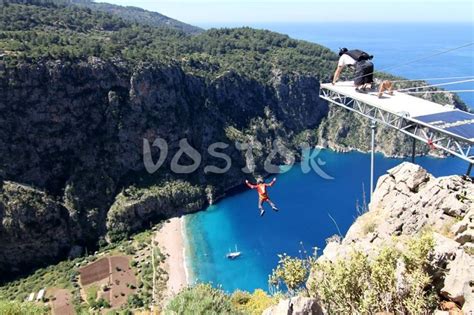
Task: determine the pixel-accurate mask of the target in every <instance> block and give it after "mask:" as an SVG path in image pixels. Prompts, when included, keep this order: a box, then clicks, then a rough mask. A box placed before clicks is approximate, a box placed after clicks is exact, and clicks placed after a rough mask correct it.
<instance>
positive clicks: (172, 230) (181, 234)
mask: <svg viewBox="0 0 474 315" xmlns="http://www.w3.org/2000/svg"><path fill="white" fill-rule="evenodd" d="M184 220H185V219H184V217H183V216H181V217H177V218H171V219H169V220H167V221H166V222H164V224H163V227H162V228H161V229H160V230H159V231H158V232H157V233H156V235H155V240H156V241H157V242H158V246H159V248H160V251H161V252H162V253H163V254H164V255H165V256H166V259H165V262H164V264H163V265H164V266H163V267H164V269H165V270H166V272H167V273H168V281H167V282H166V290H165V294H164V296H165V300H169V299H171V298H172V297H173V296H175V295H176V294H177V293H179V292H180V291H181V290H182V289H183V288H185V287H187V286H188V284H189V282H188V281H189V275H188V270H187V266H186V245H185V244H186V242H185V240H186V235H185V230H184V229H185V225H184V224H185V222H184Z"/></svg>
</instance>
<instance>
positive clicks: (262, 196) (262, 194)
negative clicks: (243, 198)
mask: <svg viewBox="0 0 474 315" xmlns="http://www.w3.org/2000/svg"><path fill="white" fill-rule="evenodd" d="M275 182H276V178H273V180H272V181H271V182H270V183H269V184H267V183H265V182H264V181H263V179H261V178H259V179H257V184H255V185H254V184H251V183H250V182H249V181H248V180H245V184H246V185H247V186H249V188H251V189H257V192H258V209H260V216H263V215H264V214H265V209H263V203H264V202H268V203H269V204H270V206H271V207H272V209H273V210H274V211H278V208H277V207H276V206H275V204H274V203H273V202H272V201H271V200H270V198H268V194H267V187H271V186H273V184H275Z"/></svg>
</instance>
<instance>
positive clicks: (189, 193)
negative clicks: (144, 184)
mask: <svg viewBox="0 0 474 315" xmlns="http://www.w3.org/2000/svg"><path fill="white" fill-rule="evenodd" d="M204 203H205V198H204V192H203V191H202V189H201V188H200V187H198V186H193V185H190V184H189V183H187V182H182V181H177V182H172V183H166V184H165V185H163V186H161V187H156V186H153V187H149V188H147V189H132V188H129V189H127V190H126V191H124V192H122V193H120V194H119V195H118V196H117V197H116V200H115V202H114V203H113V205H112V207H111V208H110V210H109V211H108V213H107V223H106V224H107V231H108V234H107V236H108V237H109V239H110V240H111V241H114V240H118V239H122V238H124V237H126V236H127V235H130V234H131V233H132V232H136V231H139V230H141V229H144V228H149V222H153V221H158V220H159V219H165V218H169V217H172V216H174V215H176V209H180V210H181V211H183V212H184V213H186V212H191V211H195V210H198V209H201V208H202V207H203V205H204ZM147 225H148V226H147Z"/></svg>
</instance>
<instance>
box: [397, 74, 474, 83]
mask: <svg viewBox="0 0 474 315" xmlns="http://www.w3.org/2000/svg"><path fill="white" fill-rule="evenodd" d="M470 78H474V76H472V75H470V76H462V77H446V78H424V79H405V80H395V81H393V80H390V82H392V83H398V82H415V81H439V80H453V79H470Z"/></svg>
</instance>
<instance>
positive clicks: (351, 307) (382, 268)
mask: <svg viewBox="0 0 474 315" xmlns="http://www.w3.org/2000/svg"><path fill="white" fill-rule="evenodd" d="M433 246H434V242H433V238H432V236H431V234H428V233H425V234H422V235H420V236H417V237H415V238H413V239H412V240H410V241H408V242H407V243H406V244H405V248H406V249H405V250H404V251H399V250H397V249H396V248H395V247H394V246H387V247H385V248H383V249H382V250H381V251H380V252H379V253H378V255H377V256H376V257H374V258H373V259H372V260H370V259H369V258H368V257H367V255H366V254H365V253H363V252H361V251H354V252H353V253H352V254H351V255H350V257H346V258H345V259H338V260H336V261H334V262H330V261H318V262H317V263H316V264H314V266H313V269H312V272H311V274H312V277H311V285H310V290H309V292H310V295H311V296H315V297H318V298H319V300H320V303H321V304H322V306H323V307H324V308H325V309H326V310H327V311H328V312H330V313H335V314H354V313H363V314H366V313H377V312H382V311H384V312H391V313H395V314H399V313H403V314H426V313H430V312H431V311H432V310H433V308H434V307H435V306H436V299H435V297H434V294H433V290H432V288H430V286H429V284H430V280H431V279H430V277H429V274H428V272H427V270H428V257H429V254H430V252H431V251H432V249H433Z"/></svg>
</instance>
